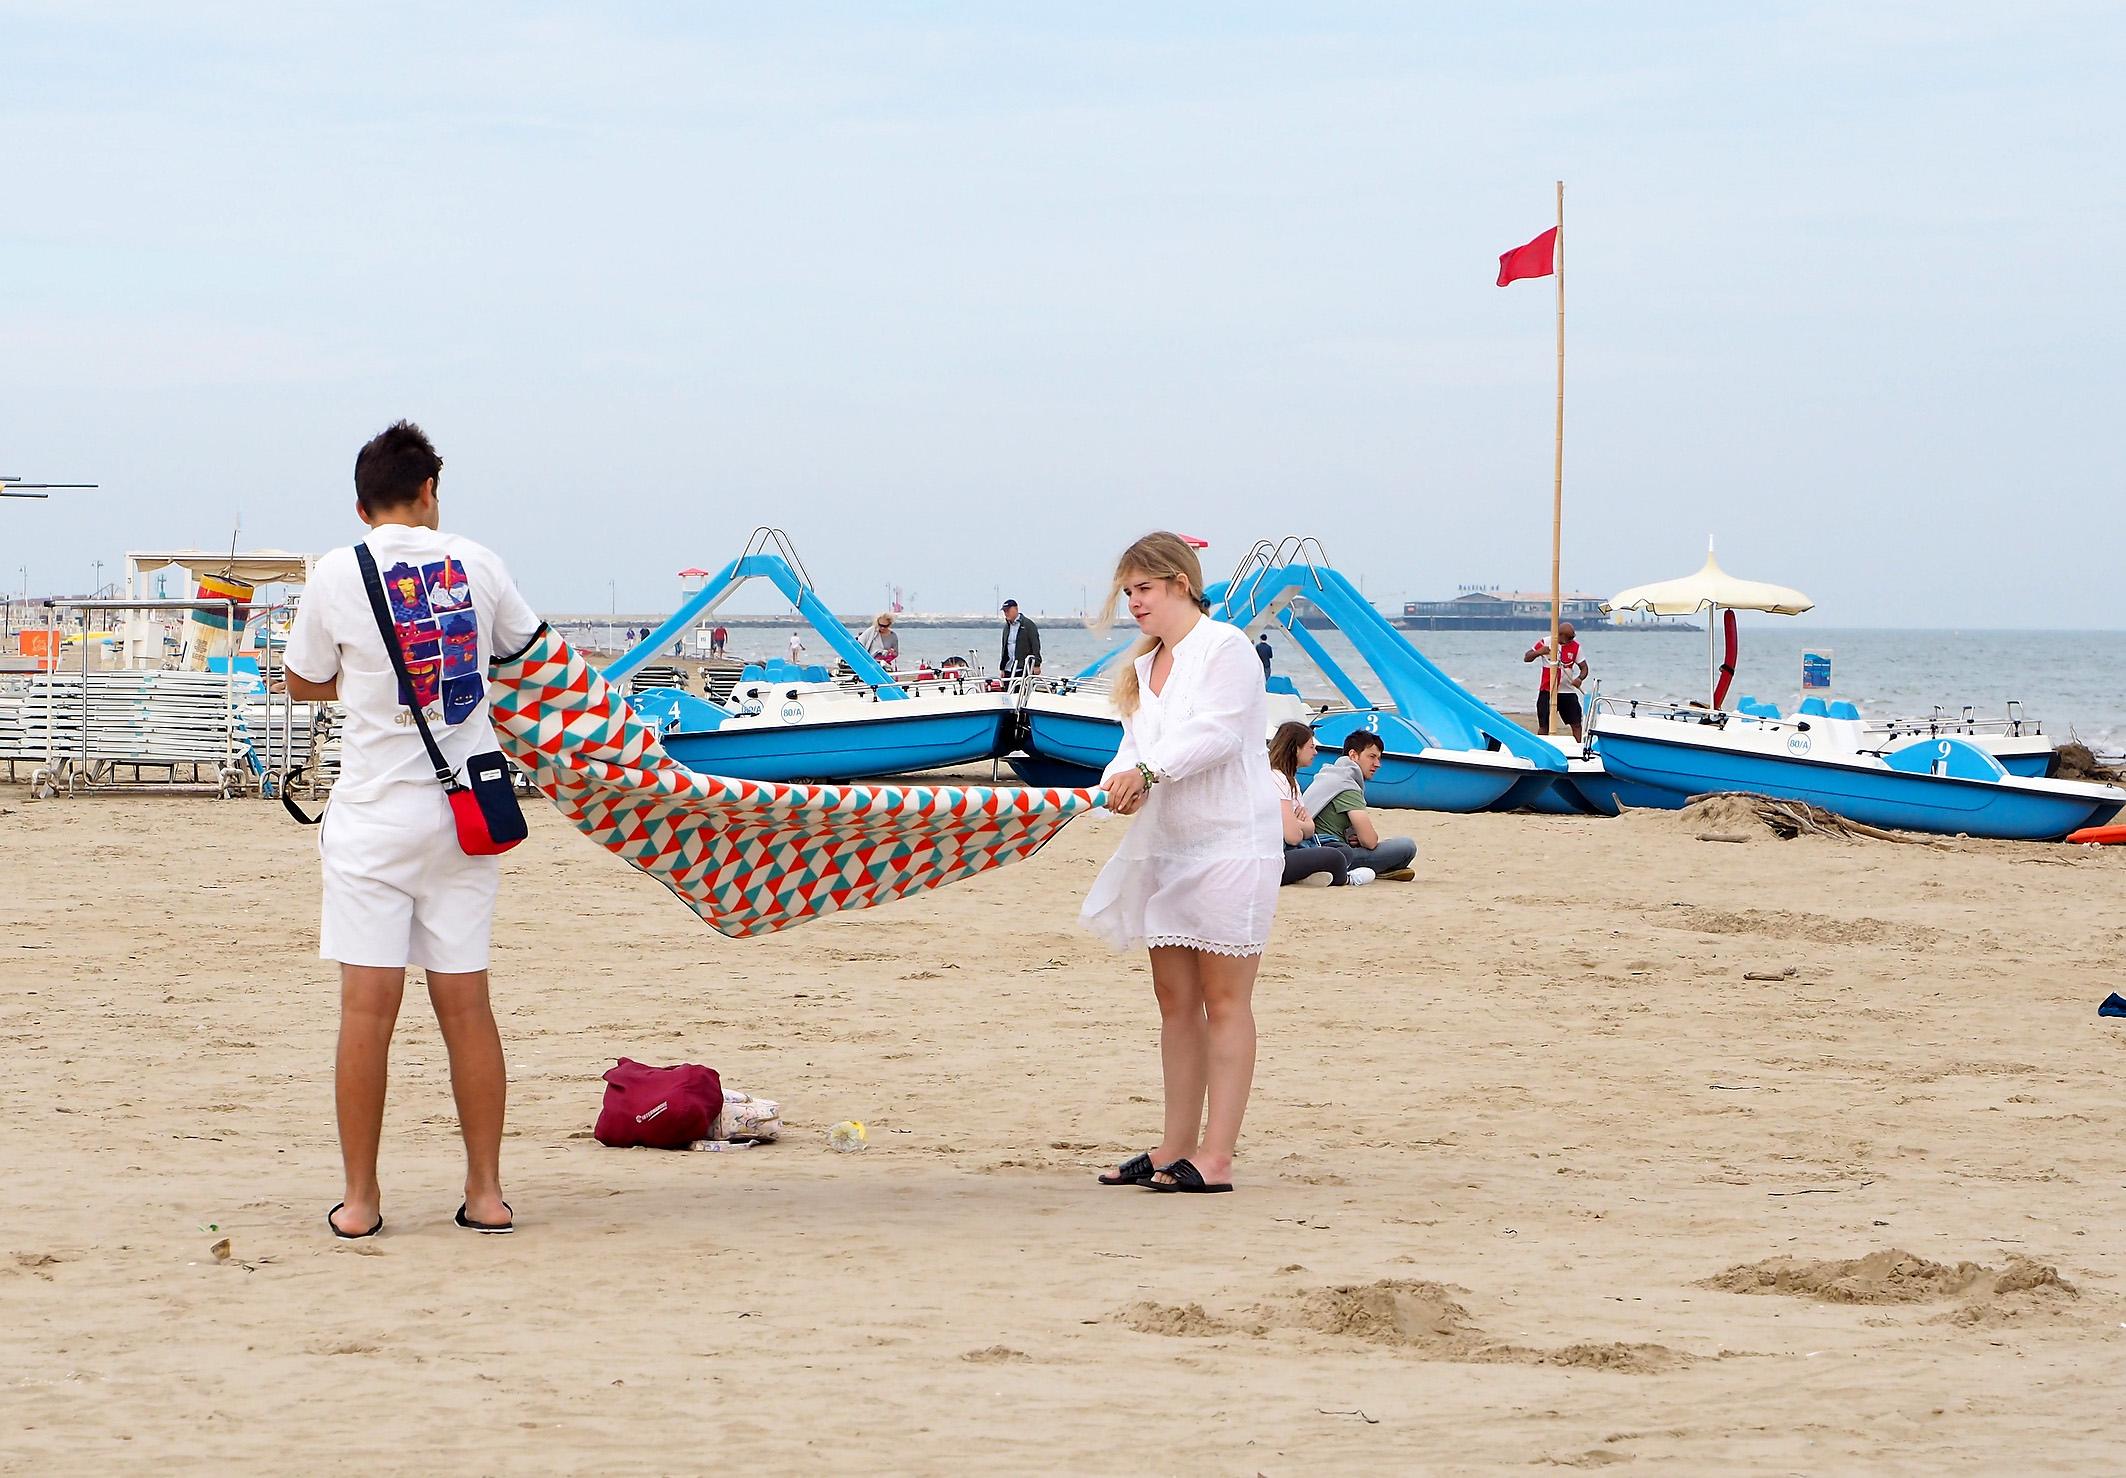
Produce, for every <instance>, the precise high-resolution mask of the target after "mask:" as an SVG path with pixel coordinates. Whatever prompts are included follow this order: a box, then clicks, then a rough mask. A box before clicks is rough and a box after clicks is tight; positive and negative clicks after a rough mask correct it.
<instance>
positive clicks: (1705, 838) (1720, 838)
mask: <svg viewBox="0 0 2126 1478" xmlns="http://www.w3.org/2000/svg"><path fill="white" fill-rule="evenodd" d="M1698 840H1699V841H1701V842H1746V841H1748V840H1749V838H1748V837H1746V836H1744V835H1743V834H1742V833H1741V832H1739V831H1701V832H1699V833H1698Z"/></svg>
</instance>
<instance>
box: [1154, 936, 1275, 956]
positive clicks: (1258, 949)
mask: <svg viewBox="0 0 2126 1478" xmlns="http://www.w3.org/2000/svg"><path fill="white" fill-rule="evenodd" d="M1144 947H1145V948H1146V949H1200V950H1202V951H1203V952H1204V953H1205V954H1213V955H1259V954H1261V953H1262V952H1263V951H1264V950H1265V949H1267V948H1269V946H1268V945H1267V944H1220V943H1218V942H1216V941H1215V940H1210V939H1197V938H1195V937H1194V936H1192V935H1188V934H1147V935H1146V936H1145V937H1144Z"/></svg>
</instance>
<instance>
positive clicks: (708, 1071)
mask: <svg viewBox="0 0 2126 1478" xmlns="http://www.w3.org/2000/svg"><path fill="white" fill-rule="evenodd" d="M722 1112H723V1079H721V1078H719V1077H717V1076H716V1069H714V1068H712V1067H702V1066H701V1065H700V1064H699V1063H692V1062H682V1063H680V1064H678V1065H677V1066H676V1067H651V1066H650V1065H649V1064H647V1063H642V1062H637V1061H635V1060H634V1059H633V1058H631V1057H623V1058H621V1059H620V1061H619V1062H617V1063H615V1064H614V1065H613V1066H612V1067H610V1068H608V1069H606V1073H605V1106H604V1107H603V1108H601V1109H599V1110H598V1127H597V1128H596V1129H595V1130H594V1131H592V1132H593V1134H594V1135H595V1136H596V1138H597V1140H598V1143H600V1144H609V1145H612V1146H614V1147H615V1148H618V1149H631V1148H633V1147H635V1146H637V1145H643V1146H647V1147H648V1148H650V1149H655V1150H683V1149H685V1148H686V1147H687V1146H688V1145H690V1144H692V1143H693V1142H694V1141H695V1140H697V1139H707V1138H708V1137H709V1130H710V1129H711V1128H712V1127H714V1125H715V1123H716V1116H717V1115H718V1114H720V1113H722Z"/></svg>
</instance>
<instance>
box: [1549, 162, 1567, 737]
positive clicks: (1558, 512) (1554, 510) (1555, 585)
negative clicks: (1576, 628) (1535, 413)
mask: <svg viewBox="0 0 2126 1478" xmlns="http://www.w3.org/2000/svg"><path fill="white" fill-rule="evenodd" d="M1556 265H1557V279H1558V428H1557V444H1556V448H1555V450H1554V451H1553V453H1552V456H1551V464H1550V674H1551V676H1550V708H1551V712H1553V713H1555V712H1556V711H1557V708H1558V700H1559V699H1560V698H1562V697H1563V696H1564V692H1565V688H1564V682H1565V666H1564V663H1563V662H1561V661H1560V660H1559V657H1558V626H1559V613H1560V611H1561V609H1562V607H1563V605H1564V598H1565V597H1564V590H1563V588H1562V586H1561V585H1560V583H1559V579H1558V563H1559V560H1558V556H1559V552H1560V549H1561V547H1562V545H1563V543H1564V529H1565V182H1564V181H1563V180H1559V181H1558V246H1557V258H1556Z"/></svg>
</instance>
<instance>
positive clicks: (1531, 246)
mask: <svg viewBox="0 0 2126 1478" xmlns="http://www.w3.org/2000/svg"><path fill="white" fill-rule="evenodd" d="M1557 270H1558V228H1557V227H1555V226H1552V227H1551V228H1550V229H1549V230H1548V231H1545V232H1544V233H1543V234H1542V235H1540V236H1538V237H1536V239H1535V240H1533V241H1531V242H1529V243H1528V244H1527V245H1526V246H1517V247H1515V248H1514V249H1513V250H1512V251H1508V252H1501V253H1499V286H1500V287H1504V286H1505V285H1506V284H1507V283H1509V282H1517V281H1519V280H1520V279H1521V278H1523V277H1548V276H1549V275H1550V274H1551V273H1553V272H1555V271H1557Z"/></svg>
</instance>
